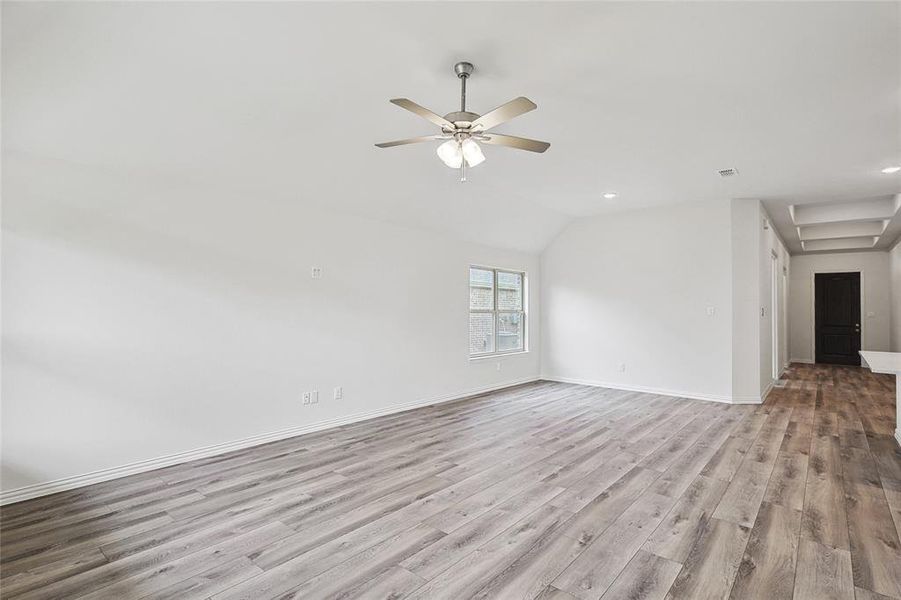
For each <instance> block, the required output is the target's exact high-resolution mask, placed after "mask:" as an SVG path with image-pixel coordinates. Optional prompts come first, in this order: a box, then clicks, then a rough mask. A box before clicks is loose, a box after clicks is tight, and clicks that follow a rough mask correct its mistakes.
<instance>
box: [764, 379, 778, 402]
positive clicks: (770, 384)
mask: <svg viewBox="0 0 901 600" xmlns="http://www.w3.org/2000/svg"><path fill="white" fill-rule="evenodd" d="M780 376H781V375H780ZM776 379H778V377H777V378H776ZM776 379H774V380H772V381H771V382H770V383H769V385H767V386H766V389H765V390H763V393H762V394H760V401H759V404H763V403H764V402H766V397H767V395H769V393H770V392H771V391H772V390H773V384H775V383H776Z"/></svg>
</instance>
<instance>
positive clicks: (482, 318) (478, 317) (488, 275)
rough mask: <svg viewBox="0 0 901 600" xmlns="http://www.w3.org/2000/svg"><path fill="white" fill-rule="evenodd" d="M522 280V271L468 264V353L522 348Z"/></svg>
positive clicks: (508, 350) (523, 345) (524, 319)
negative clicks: (470, 265)
mask: <svg viewBox="0 0 901 600" xmlns="http://www.w3.org/2000/svg"><path fill="white" fill-rule="evenodd" d="M525 281H526V274H525V273H517V272H515V271H503V270H500V269H488V268H485V267H470V268H469V355H470V356H471V357H477V356H486V355H490V354H505V353H508V352H522V351H523V350H525V342H526V313H525V303H524V300H523V298H524V288H525Z"/></svg>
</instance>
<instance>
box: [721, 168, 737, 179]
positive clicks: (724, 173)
mask: <svg viewBox="0 0 901 600" xmlns="http://www.w3.org/2000/svg"><path fill="white" fill-rule="evenodd" d="M717 173H719V174H720V177H734V176H736V175H738V169H736V168H735V167H732V168H731V169H719V170H718V171H717Z"/></svg>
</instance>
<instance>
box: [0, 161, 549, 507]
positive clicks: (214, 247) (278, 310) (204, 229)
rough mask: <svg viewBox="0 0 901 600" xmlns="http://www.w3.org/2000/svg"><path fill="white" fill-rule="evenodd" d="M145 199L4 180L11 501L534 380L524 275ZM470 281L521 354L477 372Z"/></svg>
mask: <svg viewBox="0 0 901 600" xmlns="http://www.w3.org/2000/svg"><path fill="white" fill-rule="evenodd" d="M153 181H154V179H153V178H152V177H150V178H147V179H142V178H138V177H137V176H136V177H134V178H131V177H125V178H113V177H111V176H106V175H105V174H103V173H102V172H96V171H88V170H86V169H80V168H78V167H75V166H72V165H62V164H58V163H51V162H43V161H42V162H28V161H25V162H21V163H14V162H8V163H6V164H4V182H3V183H4V190H3V191H4V201H5V202H4V207H3V209H4V214H3V217H4V223H3V225H4V233H3V247H2V260H3V263H2V277H3V280H2V289H3V315H2V316H3V348H2V352H3V365H2V367H3V380H2V395H3V405H2V434H3V435H2V437H3V440H2V489H3V490H6V491H8V490H12V489H15V488H19V487H22V486H28V485H32V484H37V483H41V482H47V481H50V480H56V479H59V478H65V477H70V476H76V475H81V474H85V473H89V472H92V471H96V470H100V469H108V468H112V467H116V466H120V465H124V464H130V463H133V462H135V461H142V460H146V459H153V458H156V457H160V456H165V455H170V454H173V453H178V452H182V451H188V450H192V449H196V448H200V447H205V446H208V445H214V444H220V443H225V442H230V441H234V440H240V439H244V438H247V437H249V436H254V435H258V434H265V433H268V432H275V431H279V430H284V429H287V428H295V427H304V426H312V425H315V424H317V423H323V422H329V421H334V420H336V419H337V420H340V419H344V418H348V417H354V416H360V415H363V414H370V413H373V412H378V411H385V410H390V409H392V408H393V407H399V406H401V405H405V404H409V403H413V402H417V401H428V400H430V399H436V400H437V399H443V398H447V397H450V396H456V395H461V394H466V393H468V392H472V391H476V390H480V389H484V388H488V387H494V386H500V385H503V384H509V383H512V382H518V381H522V380H528V379H533V378H536V377H537V376H538V374H539V359H538V352H537V349H538V347H539V344H540V338H539V331H538V324H539V319H538V305H537V299H538V283H539V281H538V275H539V263H538V259H537V257H536V256H532V255H528V254H522V253H518V252H512V251H504V250H498V249H494V248H489V247H485V246H480V245H475V244H470V243H465V242H461V241H457V240H453V239H450V238H448V237H444V236H442V235H439V234H433V233H430V232H428V231H424V230H411V229H406V228H402V227H396V226H392V225H389V224H385V223H381V222H378V221H373V220H366V219H361V218H352V217H343V216H341V215H337V214H329V213H325V212H320V211H313V210H308V209H305V208H304V200H303V199H302V198H289V199H271V198H255V197H252V196H238V195H236V194H234V193H232V192H230V191H228V190H216V191H215V192H213V191H211V190H208V189H203V188H199V187H192V186H190V185H188V184H187V183H185V182H181V181H167V182H164V185H160V184H159V182H157V183H155V184H154V183H152V182H153ZM248 199H250V201H248ZM422 200H423V202H428V201H429V199H428V198H423V199H422ZM470 263H478V264H480V265H496V266H501V267H507V268H512V269H523V270H526V271H528V274H529V278H530V281H529V283H530V288H531V294H530V297H529V300H530V308H531V312H530V320H529V333H530V337H531V343H532V347H533V348H534V350H533V351H532V352H530V353H528V354H521V355H516V356H508V357H505V358H502V359H498V360H482V361H473V362H471V361H470V360H469V357H468V298H469V296H468V266H469V264H470ZM313 265H317V266H320V267H321V268H322V269H323V278H322V279H320V280H312V279H311V277H310V268H311V266H313ZM498 363H500V364H501V366H502V370H501V371H498V370H497V368H496V365H497V364H498ZM339 385H340V386H343V388H344V399H343V400H341V401H335V400H333V399H332V389H333V387H334V386H339ZM311 389H318V390H319V391H320V402H319V404H317V405H312V406H303V405H302V404H301V394H302V392H303V391H304V390H311Z"/></svg>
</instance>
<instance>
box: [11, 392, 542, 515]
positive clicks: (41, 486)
mask: <svg viewBox="0 0 901 600" xmlns="http://www.w3.org/2000/svg"><path fill="white" fill-rule="evenodd" d="M539 379H540V378H539V377H530V378H526V379H520V380H516V381H508V382H505V383H502V384H497V385H492V386H487V387H482V388H477V389H470V390H467V391H464V392H459V393H455V394H446V395H443V396H437V397H433V398H429V399H426V400H414V401H412V402H405V403H402V404H394V405H392V406H387V407H385V408H380V409H377V410H371V411H365V412H360V413H355V414H351V415H346V416H343V417H336V418H334V419H328V420H325V421H319V422H317V423H310V424H306V425H298V426H295V427H289V428H287V429H281V430H279V431H273V432H270V433H263V434H260V435H254V436H250V437H246V438H243V439H240V440H235V441H232V442H225V443H222V444H214V445H212V446H204V447H203V448H196V449H194V450H188V451H186V452H178V453H175V454H168V455H166V456H160V457H158V458H151V459H148V460H142V461H138V462H133V463H129V464H127V465H122V466H119V467H112V468H109V469H101V470H99V471H94V472H92V473H85V474H84V475H74V476H72V477H64V478H62V479H56V480H53V481H47V482H43V483H35V484H32V485H26V486H24V487H20V488H16V489H13V490H7V491H3V492H0V506H2V505H5V504H12V503H13V502H21V501H23V500H30V499H31V498H37V497H39V496H47V495H49V494H55V493H57V492H64V491H66V490H73V489H76V488H80V487H84V486H87V485H92V484H95V483H101V482H103V481H109V480H111V479H118V478H119V477H125V476H127V475H135V474H137V473H143V472H145V471H152V470H154V469H160V468H162V467H168V466H171V465H176V464H179V463H183V462H188V461H190V460H196V459H199V458H207V457H209V456H215V455H217V454H223V453H225V452H231V451H233V450H242V449H244V448H250V447H251V446H259V445H260V444H266V443H268V442H275V441H278V440H283V439H285V438H289V437H295V436H298V435H303V434H305V433H313V432H316V431H322V430H324V429H331V428H333V427H340V426H341V425H350V424H351V423H358V422H360V421H366V420H368V419H374V418H376V417H383V416H385V415H391V414H394V413H401V412H404V411H408V410H413V409H415V408H423V407H425V406H431V405H433V404H441V403H444V402H452V401H454V400H462V399H464V398H469V397H470V396H476V395H479V394H484V393H487V392H494V391H497V390H502V389H504V388H509V387H514V386H517V385H523V384H525V383H532V382H534V381H538V380H539Z"/></svg>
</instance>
